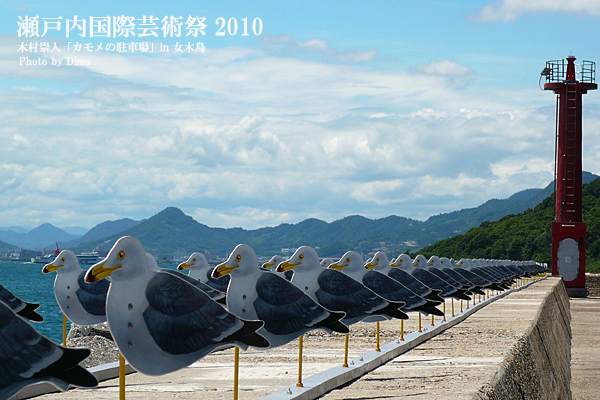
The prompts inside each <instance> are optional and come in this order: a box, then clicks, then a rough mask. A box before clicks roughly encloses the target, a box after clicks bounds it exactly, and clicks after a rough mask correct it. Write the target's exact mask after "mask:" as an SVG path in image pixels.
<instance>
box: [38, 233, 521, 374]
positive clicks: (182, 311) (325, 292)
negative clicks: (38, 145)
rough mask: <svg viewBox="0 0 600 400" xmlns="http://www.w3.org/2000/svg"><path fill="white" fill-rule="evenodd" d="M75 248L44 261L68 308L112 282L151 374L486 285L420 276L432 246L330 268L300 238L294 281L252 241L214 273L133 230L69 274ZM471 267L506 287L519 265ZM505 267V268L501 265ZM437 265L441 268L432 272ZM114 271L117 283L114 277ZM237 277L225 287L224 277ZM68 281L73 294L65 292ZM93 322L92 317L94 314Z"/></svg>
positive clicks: (121, 323) (125, 339) (122, 326)
mask: <svg viewBox="0 0 600 400" xmlns="http://www.w3.org/2000/svg"><path fill="white" fill-rule="evenodd" d="M69 256H70V254H69V253H68V250H64V251H63V253H61V254H59V256H57V258H56V259H55V261H54V262H53V263H51V264H48V265H46V266H45V267H44V269H45V271H44V272H51V271H52V270H55V271H57V277H56V280H55V294H56V297H57V301H58V303H59V305H60V307H61V309H62V310H63V312H65V315H67V317H69V319H71V321H73V322H75V323H79V322H78V321H77V320H78V317H79V316H78V315H75V314H77V313H73V311H74V310H75V309H77V310H79V312H78V314H82V315H83V314H85V313H84V312H83V311H81V310H85V309H86V307H85V306H84V305H83V304H82V305H81V307H80V308H78V307H75V306H74V304H75V303H77V302H79V303H85V302H86V301H87V300H86V297H89V296H86V294H87V293H89V292H90V291H91V292H94V290H90V289H89V287H88V288H87V290H86V289H84V288H85V287H86V285H90V286H93V285H99V284H101V285H103V288H102V289H99V290H98V292H103V291H104V290H105V289H106V291H105V292H104V293H105V294H104V296H105V297H104V299H105V300H104V304H105V318H106V319H107V321H108V324H109V328H110V330H111V333H112V335H113V337H114V339H115V341H116V343H117V346H118V348H119V350H120V351H121V353H122V354H123V356H124V357H125V358H126V359H127V360H128V361H129V362H130V364H131V365H132V366H133V367H134V368H136V369H137V370H138V371H140V372H142V373H145V374H149V375H161V374H165V373H168V372H172V371H175V370H177V369H180V368H183V367H185V366H187V365H190V364H191V363H193V362H195V361H196V360H198V359H200V358H202V357H203V356H205V355H206V354H208V353H210V352H212V351H214V350H216V349H220V348H223V347H230V346H232V345H235V346H239V347H240V348H242V349H246V348H248V347H249V346H252V347H255V348H269V347H276V346H280V345H283V344H285V343H288V342H289V341H291V340H293V339H296V338H298V337H300V336H301V335H303V334H304V333H306V332H308V331H310V330H312V329H324V330H326V331H328V332H332V331H335V332H340V333H347V332H348V331H349V330H348V325H351V324H353V323H356V322H358V321H361V320H364V321H368V322H373V321H379V320H385V319H390V318H400V319H406V318H408V317H407V315H406V314H405V312H411V311H419V312H422V313H430V314H434V315H441V314H442V313H441V311H440V310H438V309H437V308H436V307H435V306H436V305H439V304H440V303H441V302H442V301H443V298H444V297H454V298H463V296H466V297H467V298H469V297H468V296H467V294H470V293H476V291H474V290H477V288H478V287H480V286H477V285H475V284H471V285H470V286H469V288H467V287H465V285H460V284H458V283H456V284H455V285H449V284H448V283H447V282H446V281H443V280H442V279H441V278H438V279H435V278H432V277H429V279H430V280H431V281H432V282H433V283H431V282H429V281H428V280H427V279H425V278H423V277H422V278H421V279H423V281H421V280H419V279H418V278H417V277H415V276H413V274H415V273H416V272H417V271H420V270H423V271H427V272H429V271H428V270H433V269H436V270H440V271H441V270H442V269H443V268H435V267H432V266H429V265H427V264H428V263H427V260H425V259H424V257H422V256H420V257H421V258H419V257H417V258H416V259H415V260H410V258H409V260H410V261H411V263H410V264H411V268H412V270H411V269H409V268H404V267H403V263H404V261H405V258H404V256H406V255H402V256H400V257H398V258H397V259H395V260H393V262H392V263H389V262H388V261H387V257H385V254H383V253H378V254H376V255H375V257H373V259H372V260H371V261H370V262H369V263H367V264H366V265H365V264H364V261H363V259H362V257H361V256H360V254H358V253H356V252H348V253H346V254H345V255H344V256H343V257H342V258H341V259H340V260H338V261H337V262H333V263H332V264H330V265H329V266H328V268H322V267H321V266H320V261H319V258H318V255H317V253H316V251H315V250H314V249H312V248H310V247H308V246H303V247H301V248H299V249H298V250H297V251H296V252H295V253H294V255H292V257H291V258H290V259H289V260H286V261H284V262H282V263H280V264H279V265H278V266H277V268H276V270H277V271H279V272H283V273H285V271H290V270H293V271H294V273H293V276H292V278H291V282H290V281H288V280H286V279H285V278H284V277H282V276H281V273H278V272H273V271H267V270H266V268H259V267H258V262H257V259H256V255H255V253H254V251H253V250H252V248H251V247H250V246H247V245H238V246H237V247H236V248H235V249H234V251H233V252H232V253H231V255H230V256H229V258H228V259H227V261H225V262H224V263H222V264H220V265H218V266H216V267H214V268H210V267H209V269H210V273H208V271H206V270H204V271H201V268H196V267H194V266H197V264H203V263H204V262H205V260H202V259H203V258H204V257H203V256H202V254H200V253H194V254H193V255H192V256H191V257H190V259H188V261H186V262H185V263H182V264H181V265H180V266H179V268H180V269H185V268H188V267H189V268H190V272H189V274H190V276H188V275H184V274H182V273H178V272H177V271H172V270H165V269H160V268H159V267H158V265H157V264H156V262H155V260H154V258H153V257H152V256H150V255H149V254H148V253H146V252H145V250H144V248H143V246H142V244H141V243H140V242H139V241H138V240H137V239H135V238H132V237H123V238H121V239H119V240H118V241H117V242H116V243H115V245H114V246H113V248H112V249H111V251H110V252H109V254H108V255H107V257H106V258H105V259H104V260H103V261H101V262H99V263H97V264H95V265H93V266H91V267H90V268H89V269H88V270H87V271H86V270H82V269H81V268H80V267H79V266H78V265H77V269H75V268H73V270H75V271H76V272H72V273H70V274H68V275H71V277H70V278H69V280H68V282H67V280H65V279H62V277H61V276H67V274H64V275H63V273H64V272H67V269H69V268H67V264H69V263H67V262H66V261H67V260H68V259H69V258H70V257H69ZM406 257H408V256H406ZM194 258H195V259H196V260H194ZM75 262H76V258H75ZM466 264H468V263H466ZM206 265H208V263H206ZM413 265H414V266H420V267H422V268H413V267H412V266H413ZM394 267H399V268H394ZM63 268H64V269H63ZM468 268H469V269H471V270H472V271H473V272H472V274H473V275H476V276H480V278H481V279H480V281H481V282H482V283H481V284H484V283H485V284H486V285H488V286H487V287H488V288H489V287H492V286H490V285H499V286H496V287H498V288H499V289H502V288H506V285H507V284H508V282H510V280H512V279H513V278H514V277H515V276H516V275H517V273H516V271H514V270H512V269H510V268H509V266H507V265H502V266H498V268H495V267H494V268H491V267H489V268H488V267H486V269H489V271H487V272H486V273H487V274H488V275H487V276H488V278H489V279H488V278H486V277H483V276H482V275H479V274H480V273H479V272H477V271H476V270H477V269H478V268H479V267H476V266H474V265H469V266H468ZM506 268H509V270H510V271H511V274H508V271H507V270H506ZM386 269H387V271H386ZM456 269H457V270H458V269H459V268H456ZM464 269H465V270H466V269H467V268H466V267H465V268H464ZM492 269H494V271H492ZM496 269H498V270H496ZM392 271H403V272H404V274H403V275H406V276H410V278H407V277H406V276H403V277H402V279H398V280H396V279H391V278H393V276H392V275H393V274H392V273H391V272H392ZM501 271H503V272H504V275H500V272H501ZM492 273H493V275H492ZM520 273H523V272H522V271H521V272H520ZM528 273H529V272H528ZM429 275H431V276H433V277H436V275H435V273H432V272H430V273H429ZM74 276H76V278H74ZM107 277H110V284H109V285H108V288H106V281H105V280H104V278H107ZM194 278H195V279H194ZM227 279H229V282H228V284H227V289H226V294H224V293H223V292H222V290H223V289H222V288H223V285H222V283H221V281H223V280H227ZM101 282H105V283H104V284H102V283H101ZM444 282H446V283H444ZM217 283H218V284H220V285H221V287H220V288H217ZM456 285H458V286H459V287H458V288H457V287H455V286H456ZM63 286H64V287H66V288H67V289H66V290H63V291H65V292H67V293H68V294H65V293H63V294H60V293H59V292H61V290H59V289H60V288H61V287H63ZM199 286H200V287H199ZM430 286H435V288H432V287H430ZM447 286H450V287H447ZM437 287H440V288H437ZM481 287H483V286H481ZM78 292H80V293H78ZM83 292H86V293H83ZM59 296H62V301H61V299H60V298H59ZM223 296H225V299H226V301H225V304H223V301H222V300H223ZM100 297H101V296H100ZM88 300H89V299H88ZM219 301H221V302H220V303H219ZM69 302H70V303H69ZM100 303H102V301H100ZM86 312H87V311H86ZM82 319H83V318H82ZM83 322H84V323H81V324H82V325H85V324H90V323H92V321H83ZM93 323H97V322H96V320H94V321H93Z"/></svg>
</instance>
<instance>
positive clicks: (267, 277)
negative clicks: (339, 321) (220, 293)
mask: <svg viewBox="0 0 600 400" xmlns="http://www.w3.org/2000/svg"><path fill="white" fill-rule="evenodd" d="M256 293H257V294H258V297H257V299H256V300H255V301H254V309H255V310H256V315H257V316H258V319H260V320H262V321H264V322H265V326H264V328H265V329H266V330H267V331H269V332H270V333H272V334H274V335H288V334H292V333H295V332H299V331H301V330H303V329H304V330H306V329H307V328H310V327H312V326H314V325H315V324H316V323H317V322H319V321H321V320H323V319H325V318H327V317H328V316H329V313H328V312H327V311H326V310H325V309H324V308H323V307H321V306H320V305H319V304H317V303H315V302H314V301H313V300H312V299H311V298H310V297H309V296H307V295H306V294H304V293H303V292H302V291H301V290H300V289H298V288H297V287H296V286H294V285H293V284H292V283H291V282H289V281H288V280H286V279H285V278H284V277H281V276H279V275H277V274H274V273H269V272H267V273H264V274H262V276H261V277H260V278H259V279H258V280H257V282H256Z"/></svg>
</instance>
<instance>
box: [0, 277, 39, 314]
mask: <svg viewBox="0 0 600 400" xmlns="http://www.w3.org/2000/svg"><path fill="white" fill-rule="evenodd" d="M0 302H3V303H4V304H6V305H7V306H8V307H9V308H10V309H11V310H13V311H14V312H16V313H17V314H19V315H20V316H21V317H23V318H25V319H28V320H30V321H35V322H42V321H43V320H44V318H43V317H42V316H41V315H40V314H38V313H37V312H36V311H35V310H37V309H38V307H39V306H40V305H39V303H28V302H26V301H23V300H21V299H20V298H18V297H17V296H15V295H14V294H13V293H12V292H11V291H10V290H8V289H6V288H5V287H4V286H2V285H0Z"/></svg>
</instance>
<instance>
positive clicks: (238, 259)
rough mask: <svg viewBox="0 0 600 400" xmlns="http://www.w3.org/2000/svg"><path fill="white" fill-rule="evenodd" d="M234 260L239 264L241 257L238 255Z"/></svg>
mask: <svg viewBox="0 0 600 400" xmlns="http://www.w3.org/2000/svg"><path fill="white" fill-rule="evenodd" d="M235 260H236V261H237V262H240V261H242V256H241V255H240V254H238V255H237V256H235Z"/></svg>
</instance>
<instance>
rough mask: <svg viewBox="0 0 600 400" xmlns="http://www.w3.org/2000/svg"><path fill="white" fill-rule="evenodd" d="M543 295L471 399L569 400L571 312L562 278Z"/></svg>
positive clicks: (554, 282) (555, 281)
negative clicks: (521, 331) (528, 323)
mask: <svg viewBox="0 0 600 400" xmlns="http://www.w3.org/2000/svg"><path fill="white" fill-rule="evenodd" d="M548 282H551V283H552V285H551V286H550V287H549V288H548V291H547V293H546V294H545V296H544V297H543V300H542V304H541V306H540V308H539V310H538V313H537V315H536V316H535V319H534V320H533V323H532V324H531V326H530V327H529V328H528V329H527V330H526V332H525V334H524V336H523V337H522V338H520V339H519V340H518V341H517V343H516V345H515V346H514V347H513V348H512V349H511V351H510V353H509V355H508V356H507V357H506V358H505V359H504V361H503V362H502V363H501V364H500V366H499V367H498V370H497V372H496V373H495V374H494V376H493V378H492V380H491V382H490V383H489V384H488V385H485V386H484V387H483V388H481V389H480V390H479V391H478V392H477V393H476V394H475V395H474V396H473V399H476V400H480V399H486V400H487V399H494V400H495V399H498V400H500V399H571V389H570V384H571V365H570V363H571V313H570V307H569V298H568V296H567V292H566V290H565V287H564V285H563V284H562V280H560V279H556V278H550V279H549V280H548Z"/></svg>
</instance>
